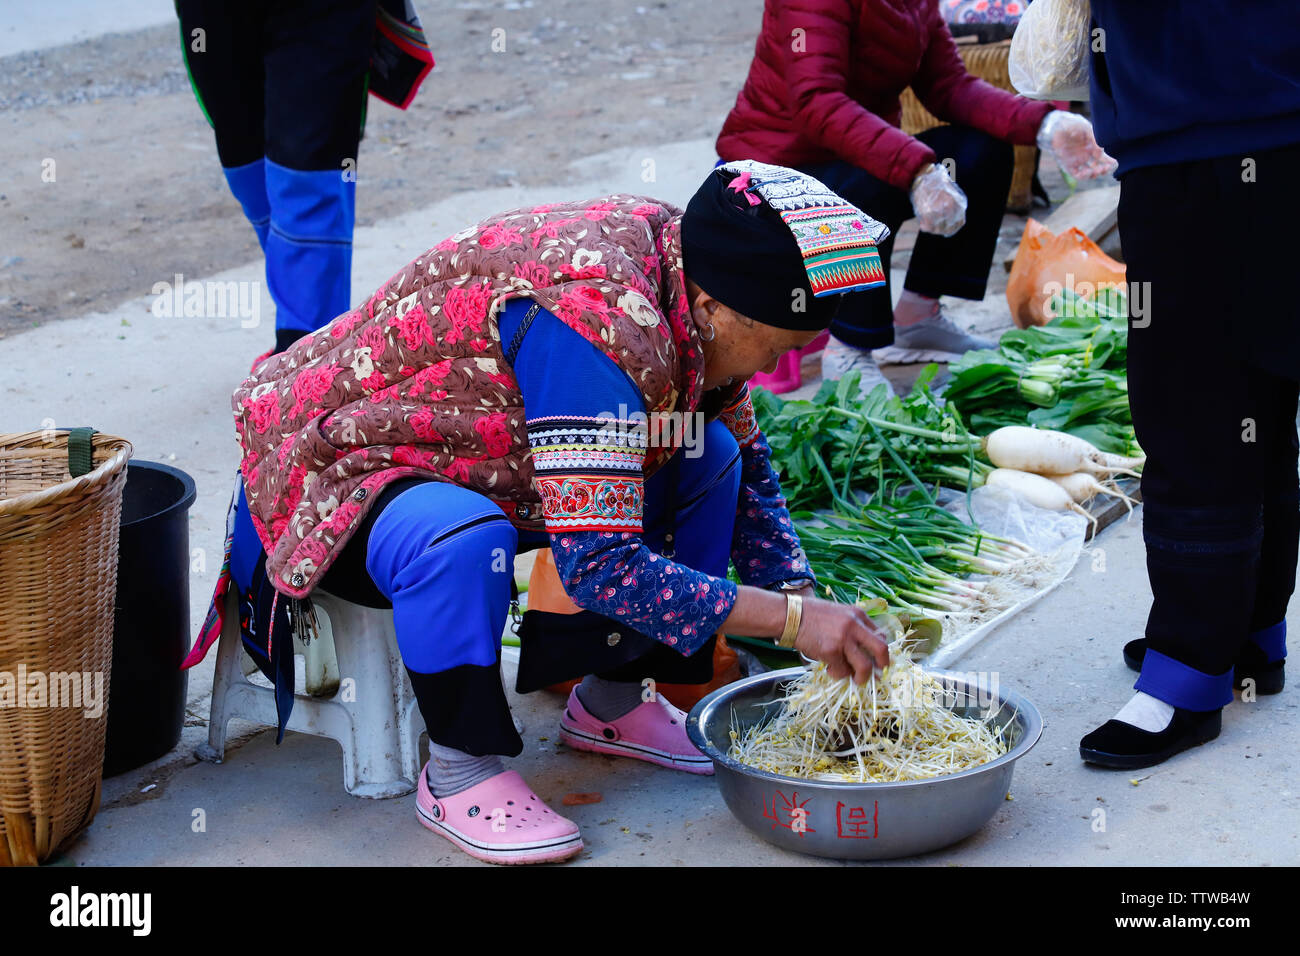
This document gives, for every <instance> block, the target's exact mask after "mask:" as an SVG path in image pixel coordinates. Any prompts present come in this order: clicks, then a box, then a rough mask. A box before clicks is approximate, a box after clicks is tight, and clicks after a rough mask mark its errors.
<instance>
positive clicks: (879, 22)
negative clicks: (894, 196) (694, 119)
mask: <svg viewBox="0 0 1300 956" xmlns="http://www.w3.org/2000/svg"><path fill="white" fill-rule="evenodd" d="M909 86H910V87H912V90H913V91H914V92H915V93H916V95H917V97H918V98H919V99H920V100H921V102H922V103H924V104H925V107H926V109H928V110H929V111H930V112H931V113H933V114H934V115H935V116H937V117H939V118H940V119H942V120H947V121H948V122H951V123H960V124H963V125H966V126H973V127H975V128H976V129H981V130H984V131H985V132H987V133H990V134H991V135H993V136H996V137H998V138H999V139H1003V140H1007V141H1008V142H1011V143H1017V144H1029V143H1033V142H1034V137H1035V135H1036V133H1037V132H1038V127H1039V125H1040V124H1041V123H1042V121H1043V117H1044V116H1046V115H1047V113H1048V111H1049V110H1051V108H1052V107H1051V106H1050V105H1049V104H1047V103H1039V102H1035V101H1034V100H1029V99H1025V98H1024V97H1022V96H1017V95H1015V94H1014V93H1007V92H1005V91H1003V90H999V89H998V88H997V87H995V86H992V85H990V84H989V83H985V82H984V81H983V80H980V79H977V78H976V77H974V76H972V75H971V74H970V73H968V72H967V71H966V68H965V65H964V64H963V63H962V60H961V57H960V56H959V55H958V54H957V45H956V44H955V43H954V42H953V39H952V34H950V33H949V32H948V27H947V25H946V24H945V23H944V22H943V18H942V17H941V16H940V15H939V3H938V0H766V2H765V5H764V8H763V26H762V30H761V31H760V33H759V36H758V42H757V44H756V45H755V47H754V61H753V63H751V64H750V67H749V76H748V77H747V78H746V80H745V86H744V88H743V89H742V90H741V91H740V94H739V95H738V96H737V97H736V105H735V107H734V108H733V109H732V110H731V113H730V115H729V116H728V117H727V121H726V123H724V124H723V127H722V133H721V134H720V135H719V136H718V142H717V149H718V155H719V156H720V157H722V158H723V159H725V160H728V161H730V160H736V159H757V160H759V161H761V162H765V163H774V164H777V165H780V166H799V165H803V164H808V163H818V162H824V161H827V160H831V159H843V160H846V161H848V162H850V163H852V164H854V165H855V166H859V167H861V168H863V169H865V170H866V171H867V172H869V173H871V175H873V176H875V177H876V178H877V179H882V180H884V181H886V182H888V183H890V184H891V185H893V186H897V187H898V188H899V189H908V188H910V187H911V184H912V180H913V179H914V178H915V176H916V173H917V172H918V170H920V168H921V167H922V166H924V165H925V164H926V163H932V162H934V161H935V155H934V151H933V150H931V149H930V148H929V147H928V146H926V145H925V144H924V143H922V142H920V141H919V140H917V139H915V138H914V137H912V136H909V135H907V134H906V133H904V132H903V131H902V130H900V129H899V128H898V124H899V121H900V119H901V116H902V108H901V106H900V105H899V102H898V97H899V94H901V93H902V92H903V90H904V89H906V88H907V87H909Z"/></svg>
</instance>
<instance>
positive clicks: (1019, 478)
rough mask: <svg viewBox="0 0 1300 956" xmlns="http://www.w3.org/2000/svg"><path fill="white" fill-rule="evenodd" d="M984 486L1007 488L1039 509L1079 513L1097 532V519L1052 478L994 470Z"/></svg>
mask: <svg viewBox="0 0 1300 956" xmlns="http://www.w3.org/2000/svg"><path fill="white" fill-rule="evenodd" d="M984 484H985V486H986V487H989V488H1005V489H1007V490H1008V491H1010V492H1012V493H1013V494H1015V495H1019V496H1020V497H1021V498H1024V499H1025V500H1026V501H1028V502H1029V503H1030V504H1031V505H1037V506H1038V507H1039V508H1046V509H1048V510H1049V511H1074V512H1077V513H1078V514H1081V515H1083V516H1084V517H1085V518H1087V519H1088V521H1089V522H1091V524H1092V526H1093V531H1094V532H1095V531H1096V527H1097V519H1096V518H1094V517H1093V516H1092V515H1090V514H1088V511H1087V509H1085V508H1083V507H1081V506H1080V505H1079V504H1078V502H1076V501H1075V500H1074V498H1072V497H1071V495H1070V492H1068V491H1066V489H1065V488H1063V487H1062V486H1061V485H1059V484H1057V483H1056V482H1054V481H1052V480H1051V479H1050V478H1045V477H1043V476H1042V475H1035V474H1031V473H1030V472H1027V471H1016V470H1015V469H1013V468H994V469H993V471H991V472H990V473H989V476H988V478H986V479H985V481H984Z"/></svg>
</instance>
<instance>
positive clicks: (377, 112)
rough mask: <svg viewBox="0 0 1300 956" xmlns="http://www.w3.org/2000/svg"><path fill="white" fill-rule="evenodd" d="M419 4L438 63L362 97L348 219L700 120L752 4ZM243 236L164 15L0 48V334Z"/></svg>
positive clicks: (734, 60) (213, 257) (727, 80)
mask: <svg viewBox="0 0 1300 956" xmlns="http://www.w3.org/2000/svg"><path fill="white" fill-rule="evenodd" d="M418 6H419V9H420V11H421V15H422V18H423V20H424V25H425V29H426V31H427V33H428V36H429V41H430V46H431V47H432V49H433V52H434V56H435V58H436V60H437V68H436V69H435V70H434V72H433V73H432V74H430V76H429V78H428V80H427V81H426V82H425V85H424V86H423V87H422V89H421V91H420V94H419V96H418V97H417V98H416V100H415V102H414V103H413V104H412V106H411V108H410V109H409V110H407V111H405V112H403V111H400V110H397V109H394V108H392V107H390V106H388V105H387V104H384V103H382V102H380V101H379V100H377V99H375V98H374V97H371V99H370V111H369V116H368V120H367V124H366V137H365V140H364V141H363V142H362V144H361V150H360V153H361V155H360V157H359V161H358V169H359V180H358V184H359V190H358V201H357V222H358V225H364V224H367V223H370V222H373V221H374V220H376V219H380V218H384V217H387V216H391V215H394V214H396V213H399V212H401V211H403V210H407V209H411V208H415V207H419V206H423V205H426V204H428V203H431V202H434V201H436V200H438V199H440V198H442V197H445V196H447V195H450V194H452V193H454V192H458V191H460V190H465V189H471V188H476V187H481V186H502V185H510V184H512V183H520V184H525V185H539V184H545V183H556V182H561V181H562V178H563V171H564V168H565V167H566V166H567V165H568V163H569V162H571V161H572V160H574V159H578V158H580V157H582V156H586V155H589V154H591V153H595V152H599V151H601V150H606V149H610V148H612V147H616V146H629V145H634V144H645V145H646V150H647V156H652V154H653V148H654V144H657V143H670V142H674V141H678V140H684V139H691V138H696V137H706V136H707V137H711V136H715V135H716V134H717V131H718V129H719V127H720V126H721V123H722V120H723V119H724V117H725V116H726V113H727V111H728V110H729V109H730V107H731V105H732V103H733V102H734V100H735V96H736V93H737V91H738V90H739V88H740V85H741V83H742V82H743V80H744V77H745V73H746V71H747V69H748V66H749V60H750V56H751V54H752V52H753V45H754V38H755V37H756V36H757V34H758V28H759V23H760V20H761V18H762V2H761V0H712V2H710V3H707V4H694V3H692V4H685V3H671V4H670V3H667V2H642V3H636V2H631V0H606V2H604V3H602V4H600V5H599V6H593V5H592V4H590V3H585V2H580V0H544V2H543V0H537V2H531V0H526V2H523V3H481V2H460V3H454V4H452V3H439V4H436V5H435V4H432V3H428V2H425V3H421V4H419V5H418ZM498 29H499V30H503V31H505V32H504V34H503V36H504V40H505V49H504V51H502V52H494V51H493V39H494V36H502V35H501V34H494V31H496V30H498ZM498 45H499V44H498ZM646 191H647V192H651V193H652V192H653V185H652V184H648V185H647V187H646ZM565 198H572V197H565ZM438 238H440V237H438V236H431V237H430V240H429V241H430V244H432V243H433V242H436V241H437V239H438ZM257 255H258V249H257V242H256V239H255V237H254V235H253V231H252V229H251V228H250V227H249V226H248V224H247V223H246V222H245V220H244V218H243V215H242V213H241V212H240V209H239V206H238V204H237V203H236V202H235V200H234V199H233V198H232V197H231V195H230V193H229V190H228V189H227V188H226V184H225V180H224V178H223V177H222V175H221V169H220V166H219V164H218V161H217V155H216V149H215V147H214V145H213V140H212V133H211V130H210V129H209V128H208V126H207V123H206V122H205V120H204V119H203V115H202V113H201V112H200V111H199V108H198V106H197V104H196V103H195V101H194V98H193V95H192V94H191V92H190V87H189V81H188V78H187V77H186V74H185V69H184V65H183V62H182V59H181V51H180V39H179V35H178V31H177V29H176V28H175V27H172V26H160V27H153V28H149V29H142V30H137V31H134V32H128V33H119V34H107V35H104V36H100V37H97V38H94V39H90V40H86V41H83V42H80V43H75V44H72V45H68V46H63V47H56V48H53V49H48V50H40V51H34V52H26V53H19V54H15V55H13V56H8V57H4V58H0V337H2V336H4V335H5V334H6V333H12V332H14V331H18V330H21V329H26V328H31V327H33V326H35V325H40V324H41V323H45V322H50V321H54V320H57V319H60V318H65V317H68V316H71V315H80V314H84V313H86V312H88V311H92V310H97V309H103V308H107V307H109V306H111V305H113V304H115V303H117V302H120V301H122V300H123V299H125V298H128V297H131V296H137V295H144V294H147V293H148V292H149V291H150V289H151V288H152V286H153V284H154V283H155V282H159V281H165V280H170V279H171V277H172V276H173V275H174V274H175V273H182V274H184V275H190V276H201V275H208V274H211V273H213V272H217V271H220V270H222V269H225V268H228V267H230V266H232V265H236V264H238V263H241V262H247V261H250V260H252V259H254V258H256V257H257Z"/></svg>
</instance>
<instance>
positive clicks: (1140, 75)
mask: <svg viewBox="0 0 1300 956" xmlns="http://www.w3.org/2000/svg"><path fill="white" fill-rule="evenodd" d="M1092 17H1093V21H1094V22H1093V27H1094V28H1100V29H1101V30H1102V31H1104V32H1103V34H1102V36H1101V39H1102V40H1104V46H1105V52H1104V53H1101V52H1096V46H1097V43H1096V42H1095V41H1096V38H1097V34H1096V33H1095V32H1094V44H1093V46H1094V52H1093V56H1092V120H1093V126H1094V129H1095V131H1096V135H1097V141H1098V142H1099V143H1101V145H1102V146H1103V147H1104V148H1105V149H1106V151H1107V152H1108V153H1110V154H1111V155H1112V156H1114V157H1115V158H1116V159H1117V160H1118V161H1119V170H1118V171H1117V174H1118V175H1123V174H1124V173H1125V172H1126V171H1128V170H1129V169H1133V168H1136V167H1138V166H1152V165H1156V164H1160V163H1175V162H1182V161H1185V160H1195V159H1208V158H1211V157H1215V156H1230V155H1235V154H1242V155H1247V154H1248V153H1249V151H1251V150H1265V149H1271V148H1273V147H1278V146H1286V145H1290V144H1292V143H1298V142H1300V0H1092Z"/></svg>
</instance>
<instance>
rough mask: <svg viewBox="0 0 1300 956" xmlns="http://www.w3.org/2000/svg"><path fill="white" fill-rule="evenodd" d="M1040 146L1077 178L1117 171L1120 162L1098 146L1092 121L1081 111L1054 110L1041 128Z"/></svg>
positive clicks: (1039, 134) (1046, 117)
mask: <svg viewBox="0 0 1300 956" xmlns="http://www.w3.org/2000/svg"><path fill="white" fill-rule="evenodd" d="M1038 148H1039V149H1041V150H1043V151H1044V152H1047V153H1051V154H1052V158H1053V159H1055V160H1056V164H1057V165H1058V166H1060V167H1061V169H1063V170H1065V171H1066V172H1067V173H1069V174H1070V175H1071V176H1073V177H1074V178H1075V179H1093V178H1095V177H1097V176H1106V175H1109V174H1110V173H1113V172H1114V171H1115V167H1116V166H1118V165H1119V163H1117V162H1115V159H1114V158H1113V157H1112V156H1110V154H1108V153H1107V152H1106V151H1105V150H1104V149H1102V148H1101V147H1100V146H1098V145H1097V140H1096V138H1095V137H1094V136H1093V135H1092V124H1091V123H1089V122H1088V121H1087V120H1086V119H1085V118H1084V117H1082V116H1080V115H1079V114H1078V113H1067V112H1065V111H1064V110H1052V112H1050V113H1048V114H1047V115H1046V116H1045V117H1043V125H1041V126H1040V127H1038Z"/></svg>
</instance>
